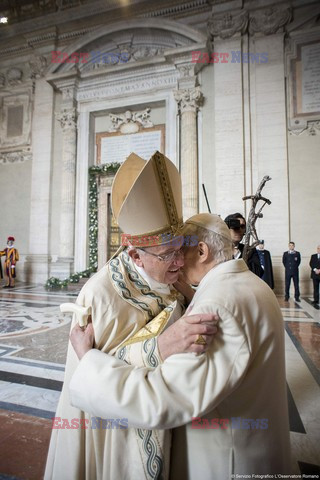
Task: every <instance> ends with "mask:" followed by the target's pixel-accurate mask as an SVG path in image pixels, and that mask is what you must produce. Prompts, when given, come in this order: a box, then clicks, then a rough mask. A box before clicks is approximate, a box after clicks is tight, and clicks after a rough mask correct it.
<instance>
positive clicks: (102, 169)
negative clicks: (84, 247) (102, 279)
mask: <svg viewBox="0 0 320 480" xmlns="http://www.w3.org/2000/svg"><path fill="white" fill-rule="evenodd" d="M119 167H120V163H106V164H104V165H95V166H93V167H90V168H89V267H88V268H87V269H86V270H83V271H82V272H77V273H73V274H72V275H70V277H68V278H65V279H64V280H59V278H57V277H50V278H49V279H48V280H47V281H46V284H45V288H46V289H47V290H52V289H57V290H60V289H62V288H67V287H68V285H69V283H79V280H80V279H81V278H89V277H90V275H91V273H93V272H96V271H97V268H98V186H97V176H100V175H104V176H106V175H115V173H116V172H117V170H118V168H119Z"/></svg>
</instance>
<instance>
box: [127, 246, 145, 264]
mask: <svg viewBox="0 0 320 480" xmlns="http://www.w3.org/2000/svg"><path fill="white" fill-rule="evenodd" d="M128 254H129V256H130V257H131V258H132V260H133V261H134V263H135V264H136V265H138V267H143V262H142V259H141V256H140V252H139V250H137V249H136V248H130V249H129V250H128Z"/></svg>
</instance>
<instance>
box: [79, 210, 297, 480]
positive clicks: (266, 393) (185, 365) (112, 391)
mask: <svg viewBox="0 0 320 480" xmlns="http://www.w3.org/2000/svg"><path fill="white" fill-rule="evenodd" d="M185 232H186V233H188V234H192V235H197V237H198V245H197V246H195V247H191V248H189V249H188V250H186V252H185V266H184V271H185V276H186V278H187V279H188V280H189V281H190V283H198V284H199V286H198V289H197V291H196V293H195V295H194V298H193V300H192V303H191V306H192V312H195V313H199V314H203V313H209V312H215V311H217V312H218V314H219V316H220V319H221V320H220V323H219V332H218V334H217V335H216V337H215V339H214V341H213V343H212V344H211V345H210V347H209V349H208V351H207V353H206V354H204V355H200V356H195V355H193V354H190V353H182V354H178V355H172V356H170V357H169V358H167V359H166V360H165V361H164V362H163V364H162V365H159V366H158V367H156V368H155V369H154V370H151V369H150V368H147V367H144V368H135V367H132V366H130V365H126V364H124V363H123V362H121V361H120V360H119V359H117V358H114V357H111V356H109V355H105V354H103V353H102V352H100V351H98V350H96V349H92V350H89V351H87V353H85V355H84V356H83V358H82V359H81V361H80V363H79V365H78V367H77V369H76V371H75V374H74V376H73V378H72V380H71V383H70V394H71V402H72V404H73V405H76V406H77V407H80V408H82V409H83V410H85V411H87V412H90V413H91V414H94V415H100V416H103V415H105V414H106V412H108V413H109V414H112V415H118V416H126V417H128V418H129V425H133V426H135V427H137V428H146V429H159V428H160V429H161V428H169V429H176V430H174V431H173V446H172V452H171V472H170V478H171V479H172V480H180V479H181V480H187V479H191V480H198V479H201V480H230V479H231V478H237V475H250V478H253V477H252V475H253V474H255V475H266V474H270V475H272V474H290V448H289V426H288V406H287V396H286V381H285V360H284V326H283V318H282V314H281V311H280V308H279V305H278V302H277V299H276V297H275V295H274V293H273V292H272V290H271V289H270V288H269V287H268V286H267V285H266V284H265V283H264V282H263V281H262V280H261V279H259V278H258V277H257V276H256V275H254V274H253V273H252V272H250V271H249V270H248V268H247V266H246V264H245V263H244V261H243V260H241V259H240V260H232V259H231V258H232V246H231V237H230V233H229V229H228V227H227V226H226V224H225V223H224V222H223V221H222V220H221V219H220V218H219V217H218V216H217V215H210V214H199V215H195V216H194V217H191V219H189V220H188V221H187V222H186V230H185ZM71 338H72V337H71ZM74 347H75V348H76V344H74ZM87 378H88V385H87V386H86V387H84V381H85V380H86V379H87ZM199 426H200V427H201V426H202V428H199Z"/></svg>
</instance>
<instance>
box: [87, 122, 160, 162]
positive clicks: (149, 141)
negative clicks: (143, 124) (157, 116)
mask: <svg viewBox="0 0 320 480" xmlns="http://www.w3.org/2000/svg"><path fill="white" fill-rule="evenodd" d="M164 132H165V130H164V125H157V126H155V127H151V128H145V129H143V130H141V131H140V132H138V133H131V134H122V133H120V132H111V133H109V132H103V133H97V134H96V144H97V165H102V164H104V163H123V162H124V161H125V159H126V158H127V157H128V156H129V155H130V153H132V152H134V153H136V154H137V155H139V156H140V157H141V158H143V159H144V160H149V158H150V157H151V156H152V154H153V153H154V152H155V151H156V150H159V151H160V152H162V153H165V152H164V145H165V138H164V136H165V133H164Z"/></svg>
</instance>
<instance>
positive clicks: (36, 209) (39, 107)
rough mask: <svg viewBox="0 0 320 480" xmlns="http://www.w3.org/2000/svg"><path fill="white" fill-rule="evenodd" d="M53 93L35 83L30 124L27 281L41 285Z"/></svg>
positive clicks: (45, 271)
mask: <svg viewBox="0 0 320 480" xmlns="http://www.w3.org/2000/svg"><path fill="white" fill-rule="evenodd" d="M53 103H54V98H53V89H52V87H51V86H50V85H49V84H48V83H47V81H46V80H45V79H44V78H38V79H37V80H36V81H35V93H34V111H33V122H32V150H33V158H32V180H31V199H30V204H31V205H30V212H31V213H30V236H29V244H30V247H29V252H30V254H29V255H28V256H27V257H26V262H25V275H26V279H27V281H33V282H44V281H46V280H47V279H48V276H49V264H50V261H51V258H50V255H49V232H50V184H51V162H52V117H53Z"/></svg>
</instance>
